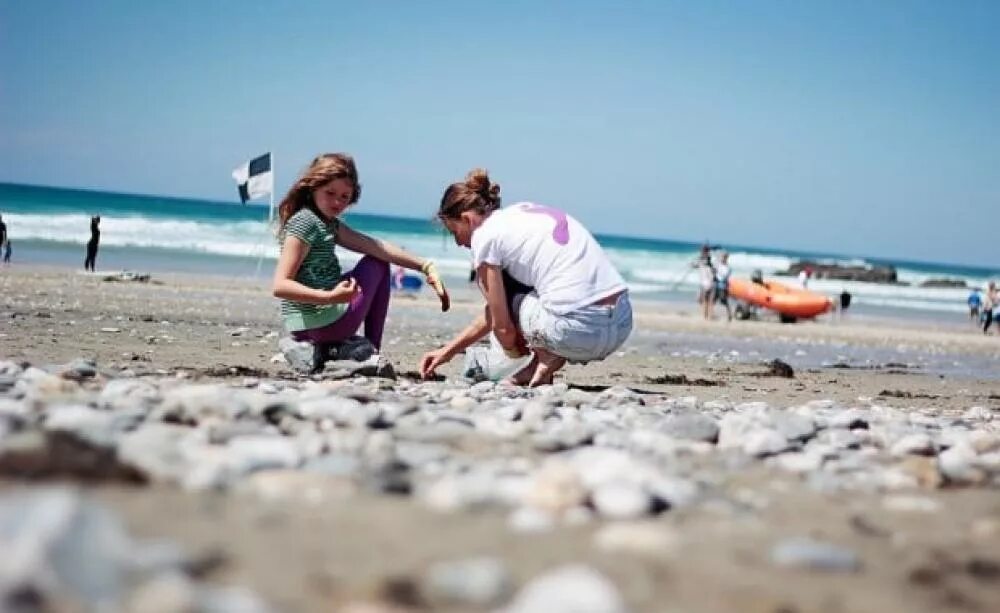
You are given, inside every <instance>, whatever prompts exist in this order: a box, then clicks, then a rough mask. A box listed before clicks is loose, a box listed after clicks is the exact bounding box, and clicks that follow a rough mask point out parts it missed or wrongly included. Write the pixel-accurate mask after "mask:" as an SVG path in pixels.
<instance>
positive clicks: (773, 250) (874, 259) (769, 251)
mask: <svg viewBox="0 0 1000 613" xmlns="http://www.w3.org/2000/svg"><path fill="white" fill-rule="evenodd" d="M0 186H12V187H28V188H38V189H58V190H63V191H71V192H84V193H92V194H95V193H96V194H112V195H117V196H131V197H136V198H159V199H164V200H175V201H179V202H204V203H208V204H212V205H216V206H230V207H237V208H245V207H254V208H260V209H264V210H268V209H270V203H267V204H261V203H258V202H245V203H239V202H227V201H224V200H211V199H209V198H205V197H199V196H176V195H168V194H150V193H137V192H127V191H111V190H108V189H101V188H96V187H77V186H67V185H45V184H40V183H19V182H14V181H9V180H6V179H0ZM277 207H278V204H277V203H275V208H276V209H277ZM2 213H3V211H0V215H2ZM348 215H360V216H379V217H387V218H393V219H403V220H410V221H427V222H429V223H430V222H432V221H433V220H432V219H430V218H426V219H425V218H423V217H410V216H406V215H395V214H393V215H390V214H386V213H378V212H372V213H348ZM594 236H595V237H599V238H607V239H613V240H614V239H618V240H637V241H642V242H647V243H666V242H670V243H680V244H686V245H691V246H692V247H694V248H698V247H700V246H701V245H703V244H705V243H706V242H707V243H708V244H709V245H711V246H712V249H713V250H717V249H720V248H721V249H726V250H728V251H733V250H734V248H735V249H741V250H746V251H755V252H756V253H757V254H759V255H781V256H787V255H789V254H791V255H794V256H796V257H799V258H800V259H806V258H808V257H811V258H814V259H815V258H817V257H830V258H838V259H861V260H863V261H865V263H867V264H875V265H877V264H880V263H883V264H890V265H895V264H916V265H923V266H937V267H940V266H960V267H962V268H967V269H970V270H980V271H983V272H984V273H986V276H997V275H998V274H1000V270H998V269H994V268H990V267H984V266H981V265H974V264H966V263H962V262H946V261H940V262H930V261H926V260H911V259H906V258H888V257H884V256H877V255H856V254H845V253H834V252H825V251H824V252H821V251H817V252H812V253H810V252H806V251H801V250H798V249H787V248H785V249H782V248H780V247H765V246H758V245H747V244H738V243H722V242H720V243H716V242H713V241H691V240H682V239H676V238H663V237H660V238H654V237H651V236H642V235H626V234H614V233H606V232H595V233H594Z"/></svg>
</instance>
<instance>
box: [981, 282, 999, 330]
mask: <svg viewBox="0 0 1000 613" xmlns="http://www.w3.org/2000/svg"><path fill="white" fill-rule="evenodd" d="M997 308H1000V291H998V290H997V284H996V282H995V281H990V283H989V285H988V286H987V287H986V295H985V296H983V316H984V317H985V319H984V320H983V334H989V331H990V326H991V325H992V324H993V317H994V316H993V310H994V309H997Z"/></svg>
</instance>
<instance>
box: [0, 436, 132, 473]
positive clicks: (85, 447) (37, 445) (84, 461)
mask: <svg viewBox="0 0 1000 613" xmlns="http://www.w3.org/2000/svg"><path fill="white" fill-rule="evenodd" d="M0 475H4V476H7V477H13V478H16V479H27V480H47V479H73V480H78V481H83V482H88V483H95V482H105V481H112V482H118V483H131V484H143V483H146V477H145V475H144V474H143V473H141V472H140V471H139V470H137V469H136V468H135V467H133V466H131V465H128V464H125V463H123V462H121V461H119V459H118V457H117V454H116V453H115V450H114V449H113V448H110V447H103V446H99V445H95V444H93V443H92V442H89V441H85V440H83V439H81V438H79V437H77V436H75V435H73V434H72V433H70V432H65V431H53V432H44V433H43V432H38V431H26V432H21V433H19V434H16V435H14V436H10V437H7V438H6V439H5V440H4V444H3V446H2V447H0Z"/></svg>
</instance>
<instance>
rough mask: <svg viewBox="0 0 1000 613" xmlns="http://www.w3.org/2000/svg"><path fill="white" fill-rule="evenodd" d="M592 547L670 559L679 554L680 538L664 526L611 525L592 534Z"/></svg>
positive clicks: (632, 523) (628, 523) (640, 524)
mask: <svg viewBox="0 0 1000 613" xmlns="http://www.w3.org/2000/svg"><path fill="white" fill-rule="evenodd" d="M594 546H595V547H597V548H598V549H602V550H605V551H614V552H623V553H631V554H637V555H642V556H648V557H670V556H673V555H676V554H678V553H680V551H681V537H680V535H679V534H677V532H676V531H675V530H672V529H670V528H667V527H665V526H659V525H655V524H650V523H636V522H623V523H613V524H608V525H606V526H604V527H602V528H601V529H600V530H598V531H597V532H596V533H595V534H594Z"/></svg>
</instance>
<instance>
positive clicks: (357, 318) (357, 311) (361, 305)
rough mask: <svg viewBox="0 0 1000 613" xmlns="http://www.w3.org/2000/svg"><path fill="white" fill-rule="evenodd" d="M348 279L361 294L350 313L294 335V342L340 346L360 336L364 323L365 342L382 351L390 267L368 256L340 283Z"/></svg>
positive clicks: (355, 298) (355, 300) (350, 308)
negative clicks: (366, 340)
mask: <svg viewBox="0 0 1000 613" xmlns="http://www.w3.org/2000/svg"><path fill="white" fill-rule="evenodd" d="M348 277H353V278H354V279H355V280H356V281H357V282H358V286H359V290H360V291H358V293H357V294H356V295H355V296H354V298H353V299H352V300H351V302H349V303H348V305H347V311H345V312H344V314H343V315H341V316H340V317H339V318H338V319H337V321H335V322H333V323H330V324H327V325H325V326H323V327H322V328H312V329H309V330H298V331H295V332H292V338H294V339H295V340H297V341H309V342H310V343H339V342H341V341H344V340H347V338H348V337H350V336H351V335H353V334H354V333H355V332H357V331H358V328H360V327H361V322H364V324H365V338H367V339H368V340H369V341H371V343H372V345H375V348H376V349H381V348H382V330H383V329H384V328H385V316H386V314H387V313H388V312H389V264H388V262H383V261H382V260H379V259H377V258H373V257H372V256H370V255H366V256H365V257H363V258H361V260H360V261H359V262H358V264H357V266H355V267H354V270H352V271H351V272H349V273H347V274H345V275H344V276H343V277H341V279H346V278H348Z"/></svg>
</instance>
